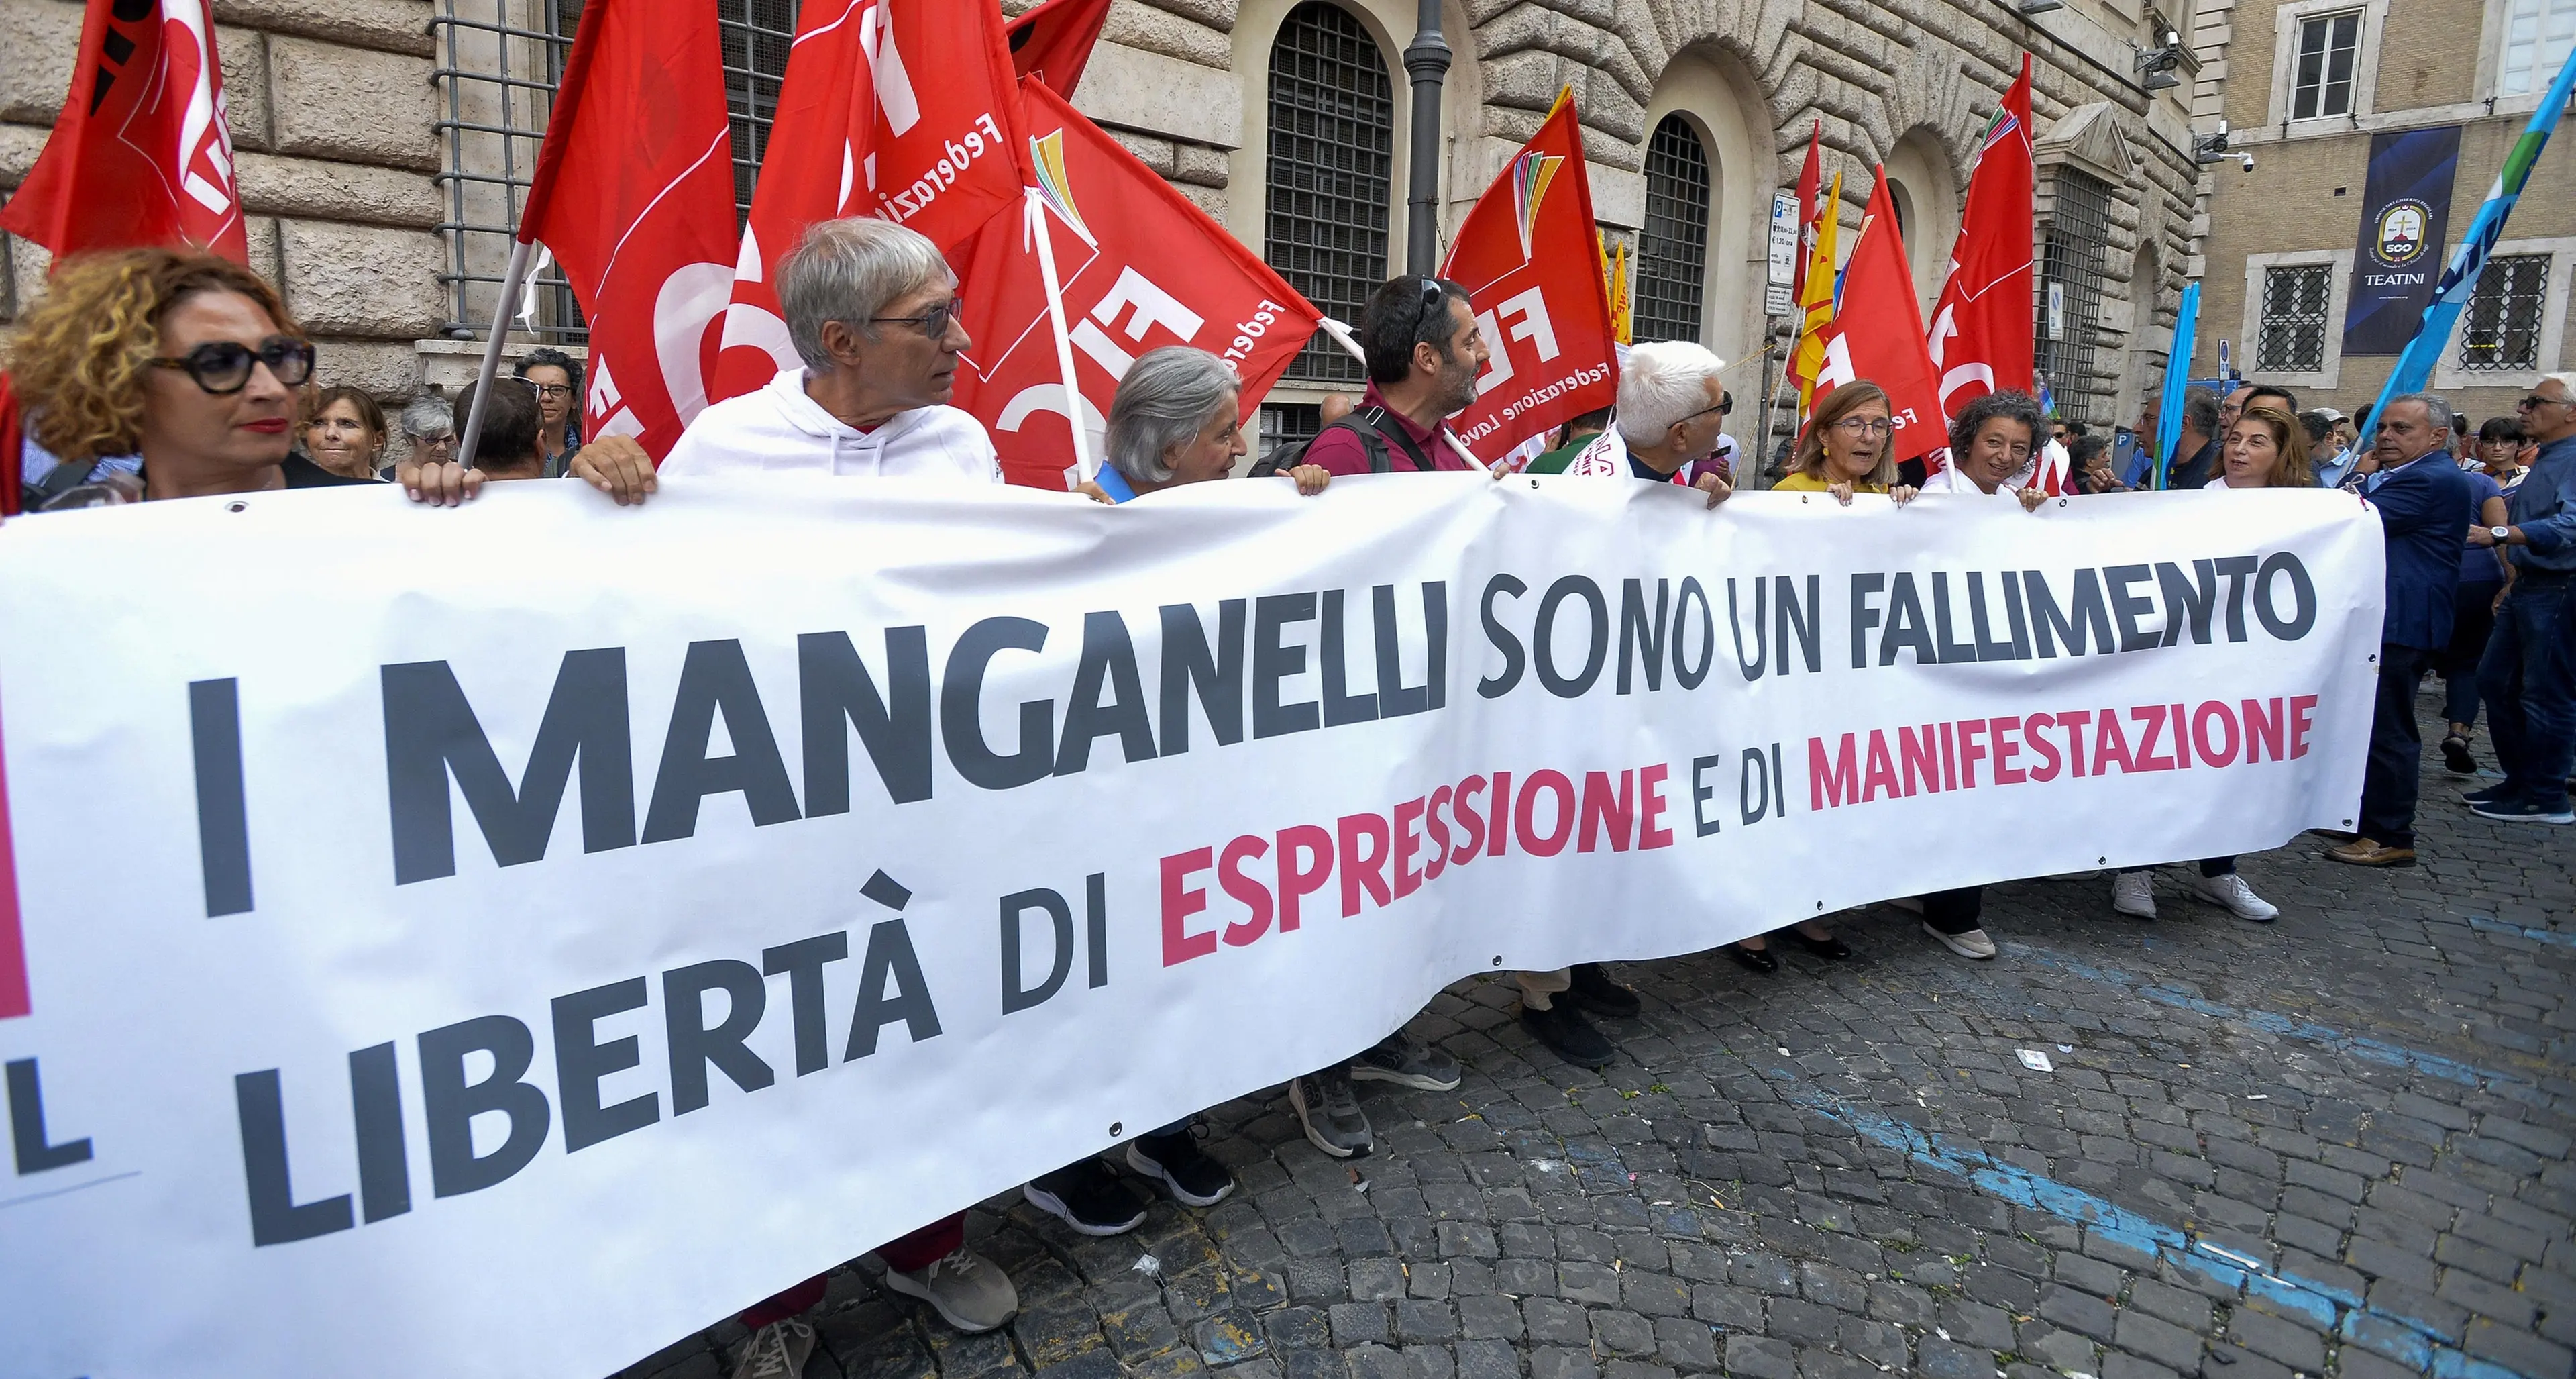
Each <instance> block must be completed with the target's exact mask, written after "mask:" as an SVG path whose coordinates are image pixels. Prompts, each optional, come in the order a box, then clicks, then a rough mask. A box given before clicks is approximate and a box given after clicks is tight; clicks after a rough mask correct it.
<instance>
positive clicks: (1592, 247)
mask: <svg viewBox="0 0 2576 1379" xmlns="http://www.w3.org/2000/svg"><path fill="white" fill-rule="evenodd" d="M1595 234H1596V231H1595V229H1594V226H1593V222H1592V186H1591V183H1590V181H1589V180H1587V179H1586V178H1585V177H1584V174H1583V126H1582V124H1581V123H1580V122H1579V121H1578V120H1577V119H1576V118H1575V113H1574V99H1573V95H1572V93H1571V91H1568V92H1565V93H1562V94H1560V95H1558V96H1557V98H1556V107H1555V109H1553V110H1551V111H1549V112H1548V117H1547V121H1546V123H1544V124H1541V125H1540V126H1539V128H1538V133H1537V134H1536V135H1534V136H1532V138H1531V139H1530V141H1529V142H1528V143H1526V144H1523V145H1522V146H1521V150H1520V152H1519V153H1517V154H1514V155H1513V157H1512V160H1511V162H1509V163H1507V164H1505V165H1504V166H1503V172H1502V175H1501V176H1499V177H1497V178H1495V179H1494V182H1493V185H1492V186H1490V187H1487V188H1486V189H1485V194H1484V195H1483V196H1481V197H1478V198H1477V199H1476V206H1475V209H1474V210H1471V211H1469V212H1468V213H1467V218H1466V220H1465V221H1463V222H1461V223H1460V225H1459V226H1458V237H1457V239H1456V240H1455V241H1454V242H1452V243H1451V245H1450V247H1449V257H1448V259H1447V261H1445V262H1444V263H1442V264H1441V265H1440V276H1442V277H1444V278H1448V279H1450V280H1451V281H1453V282H1456V283H1457V284H1458V285H1459V286H1461V287H1464V288H1466V289H1467V297H1468V304H1469V305H1470V306H1471V307H1473V308H1474V310H1475V313H1476V323H1477V326H1478V327H1479V329H1480V330H1481V331H1482V332H1483V334H1484V337H1485V349H1486V353H1487V359H1486V363H1485V372H1484V373H1483V374H1482V375H1481V376H1479V377H1478V378H1477V380H1476V400H1475V401H1474V402H1472V403H1469V404H1468V405H1467V409H1466V410H1465V411H1463V412H1460V413H1459V414H1458V415H1457V416H1454V417H1452V418H1450V419H1449V425H1450V428H1451V429H1452V430H1454V431H1456V432H1457V433H1458V438H1459V439H1460V440H1462V441H1464V442H1466V444H1467V448H1468V449H1469V450H1471V451H1473V452H1474V453H1475V455H1476V457H1477V458H1478V459H1481V460H1483V461H1484V462H1486V463H1487V464H1492V463H1494V462H1495V461H1497V460H1500V459H1501V458H1502V457H1503V456H1504V455H1505V454H1506V453H1507V452H1509V451H1510V450H1511V449H1512V448H1513V447H1514V446H1517V445H1519V444H1520V443H1521V442H1523V441H1525V440H1528V439H1529V438H1530V437H1532V436H1535V435H1538V434H1540V433H1542V432H1544V431H1547V430H1549V429H1551V428H1553V427H1555V426H1558V425H1560V424H1562V423H1564V422H1566V421H1569V420H1571V419H1573V418H1575V417H1579V416H1581V415H1583V414H1584V413H1586V412H1589V411H1594V410H1596V409H1598V408H1602V407H1607V406H1609V405H1610V404H1611V403H1612V402H1613V401H1615V400H1616V399H1617V398H1618V395H1619V358H1618V353H1617V351H1618V335H1617V333H1616V331H1615V330H1614V329H1613V327H1612V326H1611V323H1610V294H1609V289H1608V288H1607V287H1606V286H1605V285H1604V284H1603V283H1602V281H1601V272H1600V268H1599V264H1600V258H1599V248H1598V242H1597V241H1596V239H1595V238H1594V236H1595Z"/></svg>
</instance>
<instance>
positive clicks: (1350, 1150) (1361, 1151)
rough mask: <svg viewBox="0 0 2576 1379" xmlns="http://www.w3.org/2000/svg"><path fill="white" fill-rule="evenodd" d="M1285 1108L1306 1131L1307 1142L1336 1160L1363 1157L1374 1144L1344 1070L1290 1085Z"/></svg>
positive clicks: (1299, 1079)
mask: <svg viewBox="0 0 2576 1379" xmlns="http://www.w3.org/2000/svg"><path fill="white" fill-rule="evenodd" d="M1288 1105H1289V1107H1290V1108H1291V1109H1293V1110H1295V1111H1296V1113H1297V1120H1298V1123H1299V1124H1301V1125H1303V1126H1305V1127H1306V1139H1307V1140H1308V1141H1309V1142H1310V1143H1312V1144H1313V1145H1314V1146H1315V1147H1316V1148H1317V1149H1320V1150H1323V1151H1324V1152H1325V1153H1327V1154H1330V1155H1332V1156H1333V1157H1334V1158H1336V1159H1349V1158H1356V1157H1360V1156H1363V1155H1365V1154H1367V1153H1368V1152H1369V1150H1370V1148H1371V1147H1372V1146H1374V1145H1375V1143H1376V1137H1375V1136H1373V1135H1371V1134H1370V1133H1369V1123H1368V1114H1367V1113H1366V1112H1364V1111H1362V1110H1360V1096H1359V1093H1358V1092H1356V1091H1354V1090H1352V1088H1351V1074H1350V1070H1349V1069H1347V1068H1341V1067H1332V1068H1326V1069H1325V1070H1323V1071H1322V1072H1319V1073H1310V1074H1308V1075H1306V1076H1304V1077H1301V1078H1298V1079H1296V1080H1295V1081H1293V1082H1290V1083H1289V1084H1288Z"/></svg>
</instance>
